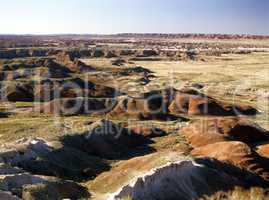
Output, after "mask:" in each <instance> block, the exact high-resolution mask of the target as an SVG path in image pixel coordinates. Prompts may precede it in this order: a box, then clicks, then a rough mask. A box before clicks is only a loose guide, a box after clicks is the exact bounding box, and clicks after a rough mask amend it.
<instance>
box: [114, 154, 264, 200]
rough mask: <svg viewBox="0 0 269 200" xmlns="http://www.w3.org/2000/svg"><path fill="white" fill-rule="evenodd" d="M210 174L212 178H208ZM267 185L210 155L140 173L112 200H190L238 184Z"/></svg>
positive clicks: (242, 185)
mask: <svg viewBox="0 0 269 200" xmlns="http://www.w3.org/2000/svg"><path fill="white" fill-rule="evenodd" d="M208 177H210V179H209V178H208ZM253 186H254V187H255V186H256V187H264V186H266V183H265V182H264V181H263V180H261V179H260V178H259V177H258V176H256V175H254V174H252V173H249V172H247V171H244V170H240V169H238V168H236V167H233V166H231V165H228V164H225V163H221V162H219V161H217V160H212V159H208V158H201V159H195V160H194V161H181V162H176V163H172V164H168V165H166V166H163V167H161V168H158V169H155V170H154V171H151V172H149V173H148V174H145V175H144V176H140V177H138V178H137V179H135V180H134V181H132V182H131V183H130V184H129V185H126V186H124V187H122V188H121V189H120V190H119V192H117V193H116V194H113V195H111V198H110V199H120V198H126V197H130V198H131V199H134V200H140V199H148V200H156V199H158V200H165V199H171V200H178V199H182V200H189V199H199V198H203V197H205V196H210V195H213V194H215V193H216V192H218V191H229V190H233V189H234V188H235V187H241V188H246V189H247V188H249V187H253Z"/></svg>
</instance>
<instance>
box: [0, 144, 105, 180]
mask: <svg viewBox="0 0 269 200" xmlns="http://www.w3.org/2000/svg"><path fill="white" fill-rule="evenodd" d="M74 142H77V141H74ZM16 143H17V144H12V147H11V148H10V149H7V150H5V151H3V152H1V158H2V159H3V161H4V163H5V164H8V165H10V166H14V167H19V168H21V169H23V170H25V171H27V172H31V173H33V174H37V175H47V176H55V177H61V178H68V179H72V180H78V181H81V180H84V179H86V178H87V179H89V178H93V177H95V176H96V175H97V174H98V173H100V172H102V171H104V170H107V169H109V167H108V165H107V164H106V163H105V162H104V161H103V160H102V159H100V158H97V157H94V156H91V155H89V154H87V153H86V152H83V151H81V150H79V149H76V148H73V147H72V146H68V145H61V144H57V145H58V146H57V147H55V146H53V145H52V144H51V143H48V142H46V141H44V140H41V139H33V140H31V139H29V140H26V141H18V142H16ZM74 160H76V161H77V162H74ZM38 183H43V182H38Z"/></svg>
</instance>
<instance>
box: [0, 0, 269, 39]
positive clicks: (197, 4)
mask: <svg viewBox="0 0 269 200" xmlns="http://www.w3.org/2000/svg"><path fill="white" fill-rule="evenodd" d="M126 32H133V33H134V32H135V33H157V32H158V33H243V34H266V35H269V0H0V33H11V34H22V33H34V34H47V33H50V34H53V33H89V34H91V33H103V34H110V33H126Z"/></svg>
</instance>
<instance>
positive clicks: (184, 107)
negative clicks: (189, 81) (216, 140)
mask: <svg viewBox="0 0 269 200" xmlns="http://www.w3.org/2000/svg"><path fill="white" fill-rule="evenodd" d="M169 110H170V111H171V112H172V113H179V114H180V113H184V114H188V115H217V116H231V115H255V114H257V113H258V111H257V110H256V109H254V108H252V107H249V106H240V105H230V104H227V103H224V102H220V101H218V100H216V99H214V98H211V97H208V96H206V95H204V94H201V93H198V92H193V91H192V92H190V91H177V92H175V94H174V99H173V101H172V102H171V104H170V106H169Z"/></svg>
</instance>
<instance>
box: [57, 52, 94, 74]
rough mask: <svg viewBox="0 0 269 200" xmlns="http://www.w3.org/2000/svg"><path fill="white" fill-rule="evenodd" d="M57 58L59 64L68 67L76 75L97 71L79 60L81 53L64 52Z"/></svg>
mask: <svg viewBox="0 0 269 200" xmlns="http://www.w3.org/2000/svg"><path fill="white" fill-rule="evenodd" d="M76 54H78V55H76ZM55 57H56V61H57V62H58V63H61V64H62V65H64V66H66V67H67V68H68V69H69V70H70V71H72V72H74V73H75V72H77V73H82V72H88V71H93V70H95V69H94V68H92V67H91V66H88V65H86V64H85V63H83V62H82V61H80V60H78V58H79V57H80V56H79V53H76V52H73V51H71V52H66V51H63V52H60V53H58V54H57V55H56V56H55Z"/></svg>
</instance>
